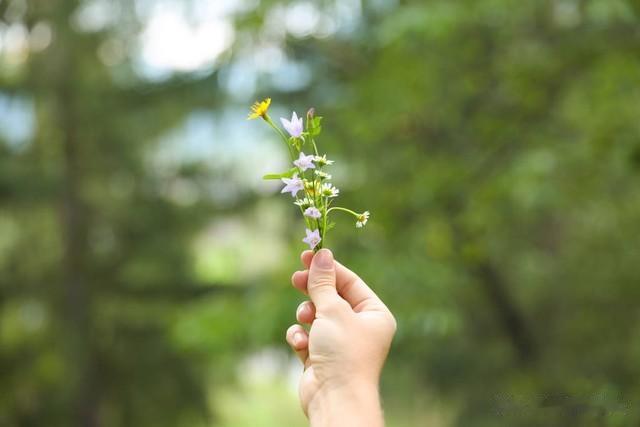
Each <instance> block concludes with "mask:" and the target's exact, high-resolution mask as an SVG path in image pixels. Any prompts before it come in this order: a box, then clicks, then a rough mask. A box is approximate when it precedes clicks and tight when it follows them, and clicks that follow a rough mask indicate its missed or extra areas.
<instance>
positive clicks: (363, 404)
mask: <svg viewBox="0 0 640 427" xmlns="http://www.w3.org/2000/svg"><path fill="white" fill-rule="evenodd" d="M308 416H309V421H310V423H311V426H312V427H341V426H349V427H360V426H362V427H383V425H384V421H383V416H382V409H381V407H380V396H379V392H378V384H377V382H375V381H351V382H349V383H340V384H332V383H325V384H324V385H323V387H322V388H321V389H320V390H318V392H317V393H316V394H315V396H314V397H313V399H312V400H311V401H310V402H309V406H308Z"/></svg>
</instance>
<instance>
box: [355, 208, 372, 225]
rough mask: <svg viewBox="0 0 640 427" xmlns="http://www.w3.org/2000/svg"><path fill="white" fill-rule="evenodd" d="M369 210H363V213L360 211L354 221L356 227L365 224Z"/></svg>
mask: <svg viewBox="0 0 640 427" xmlns="http://www.w3.org/2000/svg"><path fill="white" fill-rule="evenodd" d="M369 215H370V214H369V211H364V212H363V213H361V214H360V215H358V220H357V221H356V227H358V228H362V227H364V226H365V225H366V224H367V221H369Z"/></svg>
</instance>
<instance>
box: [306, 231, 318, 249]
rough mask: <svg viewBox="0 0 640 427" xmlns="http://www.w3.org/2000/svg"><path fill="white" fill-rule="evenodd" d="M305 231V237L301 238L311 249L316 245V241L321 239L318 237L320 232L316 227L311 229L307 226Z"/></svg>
mask: <svg viewBox="0 0 640 427" xmlns="http://www.w3.org/2000/svg"><path fill="white" fill-rule="evenodd" d="M305 231H306V233H307V237H305V238H304V239H302V241H303V242H305V243H306V244H307V245H309V249H313V248H315V247H316V246H318V243H320V240H322V239H321V238H320V232H319V231H318V230H317V229H316V230H313V231H311V230H309V229H308V228H307V229H306V230H305Z"/></svg>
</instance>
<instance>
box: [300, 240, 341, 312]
mask: <svg viewBox="0 0 640 427" xmlns="http://www.w3.org/2000/svg"><path fill="white" fill-rule="evenodd" d="M307 291H308V292H309V296H310V297H311V301H313V303H314V304H315V306H316V309H317V310H322V309H323V308H326V307H327V306H329V305H331V304H332V303H333V302H335V300H336V299H339V298H340V297H339V296H338V291H337V290H336V267H335V263H334V262H333V254H332V253H331V251H330V250H329V249H320V250H319V251H318V252H317V253H316V254H315V255H314V257H313V259H312V260H311V266H310V267H309V279H308V281H307Z"/></svg>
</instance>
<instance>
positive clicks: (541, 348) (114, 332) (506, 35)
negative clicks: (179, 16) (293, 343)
mask: <svg viewBox="0 0 640 427" xmlns="http://www.w3.org/2000/svg"><path fill="white" fill-rule="evenodd" d="M151 3H154V2H153V1H142V0H138V1H135V2H129V1H125V0H122V1H113V2H100V1H84V2H82V1H79V0H29V1H26V0H6V1H2V2H0V17H2V22H1V23H0V46H2V47H1V48H0V115H2V117H0V127H1V128H0V426H42V425H46V426H52V427H55V426H70V425H78V426H80V425H82V426H99V425H100V426H130V425H136V426H146V425H153V426H198V425H213V426H215V425H219V426H245V425H246V426H249V425H251V426H271V425H304V420H303V418H302V416H301V414H300V412H299V411H298V409H297V402H296V399H295V394H292V393H291V388H292V387H291V385H290V384H289V382H290V381H289V377H290V376H291V375H292V374H291V373H290V372H289V366H290V365H289V363H290V362H291V360H290V359H287V357H285V356H284V354H286V352H287V348H286V346H285V344H284V340H283V333H284V330H285V329H286V327H287V326H288V325H289V324H290V323H291V322H293V321H294V314H293V313H294V310H295V307H296V305H297V303H298V302H299V301H300V300H301V297H300V296H299V295H296V294H295V292H294V291H293V290H292V289H291V288H290V287H289V286H288V277H289V274H290V273H291V272H292V271H293V270H294V269H296V268H299V267H298V265H297V259H296V258H297V252H298V251H299V250H301V249H302V246H303V245H302V244H301V243H300V241H299V240H300V238H301V236H302V234H301V231H302V230H303V227H302V224H301V223H300V222H296V221H298V219H297V216H296V212H295V210H294V209H292V208H291V207H290V206H287V202H289V200H288V199H287V200H281V199H280V198H279V197H276V196H275V195H274V196H273V197H272V196H271V194H274V193H275V192H276V190H277V189H276V188H273V187H269V186H267V187H261V185H263V184H261V183H260V177H261V176H262V175H263V174H265V173H268V172H271V171H272V170H273V169H271V168H270V166H271V165H270V164H267V163H269V162H270V161H269V160H268V159H276V160H274V161H275V162H276V163H277V162H278V161H281V160H278V159H281V158H284V157H283V156H281V155H282V154H284V151H283V147H280V146H279V145H278V141H277V140H271V139H269V137H267V136H265V135H263V134H262V133H260V131H259V130H258V128H259V127H260V126H257V125H256V124H255V123H253V122H249V123H247V122H245V121H244V117H245V114H246V112H245V111H246V110H247V108H248V106H249V105H250V104H251V102H252V101H253V100H254V99H257V98H261V97H263V96H271V97H272V98H273V99H274V106H273V107H272V110H273V111H274V116H277V114H278V113H279V112H282V114H281V115H283V116H284V115H286V113H287V110H288V109H289V108H295V109H296V110H297V111H298V112H299V113H301V112H304V111H305V110H306V108H308V107H310V106H314V107H315V108H316V110H317V111H318V112H319V114H320V115H322V116H324V117H325V119H324V122H323V135H322V140H321V145H322V147H323V149H326V151H327V153H328V154H329V157H330V158H334V159H335V160H337V163H336V166H335V169H334V171H335V173H334V177H335V181H336V184H337V185H338V186H339V187H340V188H341V190H342V191H341V194H342V200H343V201H344V203H345V204H346V205H348V206H353V207H354V208H355V209H362V210H363V209H368V210H370V211H371V212H372V218H371V220H370V222H369V223H368V224H367V227H366V228H365V229H364V230H363V231H362V232H360V231H358V232H357V233H356V232H354V231H351V230H348V229H349V227H352V226H353V224H352V221H351V220H350V219H338V227H337V228H336V231H334V233H333V234H332V235H331V236H330V239H329V241H328V242H327V244H328V246H330V247H331V248H333V249H334V252H335V253H336V256H337V257H338V258H339V259H340V260H341V261H342V262H343V263H345V264H347V265H349V266H350V267H352V268H353V269H354V270H356V271H357V272H358V273H359V274H360V275H361V276H362V277H363V278H364V279H365V280H366V281H367V282H368V283H370V284H371V286H372V287H373V288H374V289H375V290H376V291H377V292H378V293H379V294H380V295H381V296H382V297H383V299H384V300H385V301H387V303H388V305H389V306H390V307H391V309H392V311H393V312H394V313H395V314H396V317H397V319H398V322H399V330H398V334H397V338H396V340H395V343H394V347H393V349H392V353H391V355H390V359H389V362H388V365H387V368H386V371H385V376H384V378H383V387H382V392H383V396H384V401H385V408H386V413H387V416H388V419H389V422H388V424H389V425H390V426H398V427H400V426H405V425H406V426H408V425H412V426H415V425H451V426H454V425H456V426H458V425H459V426H472V427H475V426H478V427H480V426H495V425H509V426H539V425H549V426H573V425H580V426H603V425H606V426H626V425H637V424H638V423H639V422H640V409H639V408H638V407H637V405H636V402H638V401H640V389H639V386H638V378H640V362H639V361H640V336H639V335H638V332H637V331H638V329H636V328H637V327H638V326H640V324H639V321H640V319H639V318H638V308H637V302H638V301H640V286H638V284H639V283H640V265H639V264H638V259H640V258H639V257H640V251H639V249H638V248H639V246H638V244H637V240H638V236H639V235H640V221H638V219H639V218H640V190H638V189H639V188H640V120H639V119H638V118H639V117H640V56H638V52H640V6H639V5H638V3H637V2H634V1H632V0H535V1H528V2H522V1H514V0H482V1H471V0H460V1H456V2H453V1H448V0H424V1H418V0H413V1H412V0H404V1H401V0H397V1H391V0H377V1H364V2H360V1H357V0H350V1H342V2H334V1H330V0H324V1H320V2H314V3H310V2H300V1H296V2H294V1H291V2H288V1H274V0H263V1H260V2H257V1H256V2H249V1H247V2H243V1H240V0H238V1H235V2H234V1H231V2H229V1H225V2H205V1H202V0H191V1H187V0H185V1H180V0H173V1H165V2H164V3H166V5H171V4H173V5H182V6H184V7H186V8H187V9H188V8H189V7H193V8H195V9H194V10H196V11H197V10H198V9H197V6H198V4H201V3H211V4H212V5H221V4H224V5H227V6H229V5H231V6H234V5H235V6H237V7H231V6H229V7H231V9H233V13H230V14H229V15H228V16H227V17H226V19H227V20H231V21H233V24H234V28H235V32H234V34H235V38H234V41H233V44H231V45H229V46H225V49H223V51H222V53H221V54H219V56H218V57H217V58H216V60H215V61H213V62H212V63H210V64H207V65H206V66H203V67H199V68H197V67H196V68H197V69H196V68H194V69H192V70H183V71H182V72H177V71H175V70H173V72H169V73H164V74H157V73H156V74H153V73H151V74H149V73H145V67H144V66H141V65H140V49H141V48H140V44H141V38H140V37H141V34H143V32H144V28H145V20H144V14H143V13H141V12H140V10H141V9H143V8H144V7H145V5H147V6H148V4H151ZM156 3H162V2H160V1H159V0H158V1H156ZM95 4H102V6H97V7H98V9H97V12H96V9H95V8H96V6H95ZM105 5H106V6H105ZM166 5H165V6H166ZM89 6H91V7H93V8H94V12H93V15H91V14H89V15H87V14H86V13H84V14H83V13H80V12H81V11H83V10H84V11H85V12H86V9H85V8H87V7H89ZM225 7H226V6H225ZM87 16H89V18H91V17H93V18H91V19H93V21H92V20H91V19H89V18H88V17H87ZM96 17H97V18H99V19H97V21H96ZM101 19H102V21H101ZM83 20H84V21H83ZM85 21H86V22H85ZM83 22H84V24H83ZM91 22H93V24H92V25H93V27H91V25H89V24H88V23H91ZM96 22H98V23H100V22H102V24H101V25H98V26H97V27H96V25H97V24H95V23H96ZM105 22H106V23H105ZM274 23H275V24H274ZM176 37H177V35H176ZM217 42H219V40H214V39H212V40H211V44H214V43H217ZM184 48H185V49H188V48H189V46H184ZM283 58H284V60H283ZM283 61H284V62H283ZM278 64H280V65H278ZM194 123H195V124H194ZM198 126H200V127H198ZM207 126H210V127H211V128H212V129H213V131H212V135H213V136H212V138H211V140H207V135H209V134H208V133H207V132H200V133H198V132H199V131H198V129H200V128H202V127H204V128H205V129H208V128H207ZM194 127H195V128H197V129H196V131H195V136H194V135H193V133H194V132H193V128H194ZM24 128H26V129H27V131H26V132H25V131H24ZM29 129H31V130H30V131H29ZM189 132H191V133H189ZM16 135H17V136H16ZM194 140H195V141H196V143H195V146H196V149H195V151H193V150H194V149H193V147H192V145H193V144H192V142H193V141H194ZM190 141H191V142H190ZM203 147H204V148H203ZM211 147H213V148H214V151H211ZM189 150H192V151H189ZM194 153H195V154H194ZM212 153H213V154H212ZM270 169H271V170H270ZM291 224H294V225H291ZM340 230H343V231H344V232H340ZM265 352H266V353H265ZM252 372H253V373H254V374H255V375H253V376H251V375H250V374H251V373H252ZM265 372H266V373H265ZM293 376H294V377H295V375H293ZM252 378H253V379H252ZM256 378H257V379H256Z"/></svg>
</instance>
